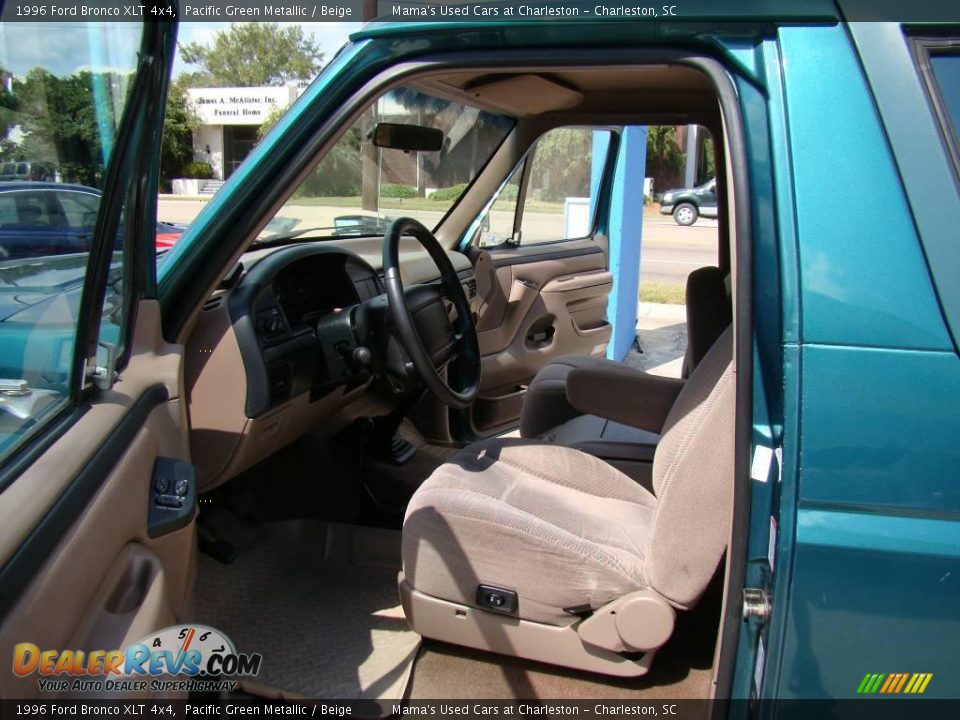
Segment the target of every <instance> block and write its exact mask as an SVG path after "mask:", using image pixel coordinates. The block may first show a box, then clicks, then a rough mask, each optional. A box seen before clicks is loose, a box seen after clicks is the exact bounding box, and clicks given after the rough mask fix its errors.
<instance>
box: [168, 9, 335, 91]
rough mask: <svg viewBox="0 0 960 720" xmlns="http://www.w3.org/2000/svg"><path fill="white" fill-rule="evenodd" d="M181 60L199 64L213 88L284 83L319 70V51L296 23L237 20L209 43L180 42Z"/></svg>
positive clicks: (302, 77) (304, 77)
mask: <svg viewBox="0 0 960 720" xmlns="http://www.w3.org/2000/svg"><path fill="white" fill-rule="evenodd" d="M180 53H181V55H182V57H183V60H184V62H186V63H189V64H195V65H200V66H201V67H202V68H203V72H204V74H205V76H206V80H207V82H208V83H209V84H211V85H214V86H217V87H255V86H259V85H286V84H288V83H289V82H291V81H298V80H301V81H302V80H309V79H311V78H313V77H315V76H316V75H317V73H318V72H320V67H321V64H322V62H323V52H322V51H321V50H320V47H319V46H318V45H317V44H316V42H315V41H313V40H312V39H309V38H307V37H306V36H305V35H304V32H303V28H302V27H301V26H299V25H288V26H287V27H280V26H279V25H277V24H275V23H255V22H254V23H237V24H235V25H231V26H230V28H229V29H227V30H222V31H220V32H218V33H217V34H216V36H214V39H213V42H212V43H211V44H209V45H202V44H200V43H197V42H191V43H187V44H185V45H180Z"/></svg>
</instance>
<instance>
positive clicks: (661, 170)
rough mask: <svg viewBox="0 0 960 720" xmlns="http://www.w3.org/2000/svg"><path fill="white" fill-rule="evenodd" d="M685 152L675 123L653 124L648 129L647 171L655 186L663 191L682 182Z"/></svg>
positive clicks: (659, 190)
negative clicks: (678, 140) (679, 141)
mask: <svg viewBox="0 0 960 720" xmlns="http://www.w3.org/2000/svg"><path fill="white" fill-rule="evenodd" d="M683 162H684V153H683V150H682V149H681V148H680V145H679V143H677V128H676V127H674V126H673V125H651V126H650V128H649V129H648V131H647V172H646V175H647V177H649V178H653V187H654V189H655V190H656V191H657V192H662V191H663V190H666V189H667V188H669V187H677V186H678V185H679V184H680V183H681V182H682V171H683Z"/></svg>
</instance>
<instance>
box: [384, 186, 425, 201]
mask: <svg viewBox="0 0 960 720" xmlns="http://www.w3.org/2000/svg"><path fill="white" fill-rule="evenodd" d="M416 196H417V189H416V188H415V187H412V186H411V185H403V184H401V183H386V184H385V185H381V186H380V197H385V198H400V199H403V198H415V197H416Z"/></svg>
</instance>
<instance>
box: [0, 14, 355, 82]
mask: <svg viewBox="0 0 960 720" xmlns="http://www.w3.org/2000/svg"><path fill="white" fill-rule="evenodd" d="M294 24H302V25H303V27H304V29H305V31H306V34H308V35H312V36H313V38H314V39H315V40H316V42H317V44H318V45H319V46H320V49H321V50H322V51H323V53H324V59H325V61H329V60H330V59H332V58H333V56H334V55H335V54H336V52H337V50H339V49H340V46H341V45H343V44H344V43H345V42H346V41H347V37H348V36H349V34H350V33H352V32H354V31H355V30H357V29H359V28H360V27H361V25H362V23H340V22H327V23H280V25H294ZM230 25H231V23H212V22H196V23H191V22H185V23H180V32H179V36H178V42H181V43H187V42H192V41H199V42H201V43H207V42H209V41H210V40H212V39H213V37H214V35H215V34H216V33H217V32H218V31H222V30H225V29H226V28H227V27H229V26H230ZM140 30H141V28H140V26H139V25H138V24H136V23H49V22H48V23H4V24H3V26H2V29H0V67H2V68H4V69H6V70H9V71H11V72H12V73H13V74H14V75H16V76H19V77H22V76H23V75H25V74H26V73H27V72H28V71H29V70H31V69H32V68H34V67H37V66H38V65H40V66H43V67H45V68H46V69H47V70H49V71H50V72H52V73H54V74H56V75H71V74H73V73H75V72H77V71H79V70H87V69H113V70H117V71H121V72H129V71H131V70H133V62H134V58H135V57H136V51H137V48H138V47H139V45H140ZM91 33H94V34H99V35H102V36H103V41H102V42H99V43H97V44H96V47H99V48H102V50H101V52H100V53H99V54H97V55H96V56H95V55H94V53H92V52H91V48H92V47H94V46H93V45H91V43H90V39H91V38H90V34H91ZM190 69H196V68H191V67H190V66H188V65H185V64H184V63H183V61H182V60H180V57H179V52H178V53H177V57H175V59H174V65H173V72H174V75H177V74H179V73H181V72H183V71H184V70H190Z"/></svg>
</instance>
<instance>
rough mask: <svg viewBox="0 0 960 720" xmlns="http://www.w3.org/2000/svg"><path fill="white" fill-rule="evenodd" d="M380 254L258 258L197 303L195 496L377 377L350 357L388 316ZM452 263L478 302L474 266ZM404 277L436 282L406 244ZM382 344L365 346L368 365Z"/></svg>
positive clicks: (348, 246)
mask: <svg viewBox="0 0 960 720" xmlns="http://www.w3.org/2000/svg"><path fill="white" fill-rule="evenodd" d="M382 243H383V241H382V238H356V239H349V240H341V241H339V242H338V244H337V245H333V244H331V243H329V242H303V243H297V244H294V245H286V246H282V247H279V248H276V247H274V248H255V249H253V250H251V251H248V252H247V253H245V254H244V255H243V256H242V257H241V259H240V263H239V264H238V265H237V266H236V267H235V268H234V269H233V270H232V271H231V272H230V273H228V275H227V278H225V279H224V282H223V284H222V286H221V288H220V289H218V290H217V291H216V292H215V293H214V294H213V296H212V297H211V298H210V299H209V300H208V301H207V302H206V303H205V304H204V306H203V308H202V310H201V312H200V316H199V317H198V320H197V323H196V325H195V327H194V329H193V331H192V333H191V336H190V338H189V340H188V342H187V349H186V353H185V379H186V390H187V396H188V399H189V404H190V428H191V453H192V455H193V458H194V464H195V465H196V466H197V472H198V480H199V487H200V490H201V491H203V492H206V491H208V490H210V489H212V488H213V487H216V486H217V485H219V484H220V483H222V482H224V481H226V480H228V479H229V478H231V477H233V476H235V475H237V474H238V473H240V472H242V471H243V470H245V469H246V468H248V467H250V466H252V465H253V464H255V463H257V462H259V461H261V460H263V459H264V458H266V457H267V456H269V455H270V454H272V453H273V452H275V451H276V450H278V449H279V448H281V447H283V446H284V445H286V444H288V443H290V442H292V441H293V440H295V439H296V438H298V437H300V436H301V435H303V434H304V433H306V432H308V431H309V430H310V429H312V428H315V427H317V426H318V425H323V423H324V421H325V420H326V419H329V417H330V416H331V415H333V414H334V413H336V412H337V411H338V410H339V409H340V408H343V407H345V406H346V405H348V404H350V403H352V402H355V401H356V400H358V399H360V398H362V397H364V396H365V394H366V392H367V389H368V387H369V386H370V383H371V381H372V379H373V375H374V372H375V371H374V370H373V369H372V367H371V365H370V364H369V363H368V362H367V361H365V358H364V357H363V356H362V353H361V351H362V350H363V348H358V347H356V343H357V332H356V331H355V330H356V326H357V325H358V324H360V325H363V318H360V317H355V316H360V315H361V314H363V315H365V316H369V313H370V312H373V313H374V314H377V313H379V314H380V316H381V317H382V316H383V314H384V313H385V311H386V302H385V300H386V297H385V295H384V286H383V283H382V280H381V277H380V274H379V272H378V269H377V268H378V266H379V262H380V257H381V255H382ZM450 257H451V261H452V262H453V264H454V266H455V268H456V269H457V271H458V273H459V274H460V275H461V278H462V280H463V283H464V285H465V287H467V288H468V290H469V291H470V293H471V296H472V295H474V294H475V289H474V288H475V283H473V282H472V278H473V271H472V267H471V266H470V261H469V260H468V259H467V258H466V256H464V255H462V254H460V253H450ZM401 272H402V274H403V276H404V281H405V282H407V283H411V284H413V283H429V282H433V281H435V280H436V279H437V276H438V271H437V270H436V266H435V265H434V263H433V261H432V259H431V258H430V257H429V255H428V254H427V253H426V251H424V250H423V249H422V247H420V245H419V243H418V242H417V241H416V240H413V239H412V238H411V239H410V242H406V239H405V240H404V243H403V244H401ZM368 301H370V302H368ZM359 308H366V311H365V312H364V313H361V312H360V310H359ZM374 325H379V323H374ZM383 343H384V339H383V338H380V341H379V343H377V344H371V345H370V349H372V352H371V355H372V356H373V358H374V360H375V361H378V360H380V359H382V356H383V355H384V353H383ZM374 365H376V362H374Z"/></svg>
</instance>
